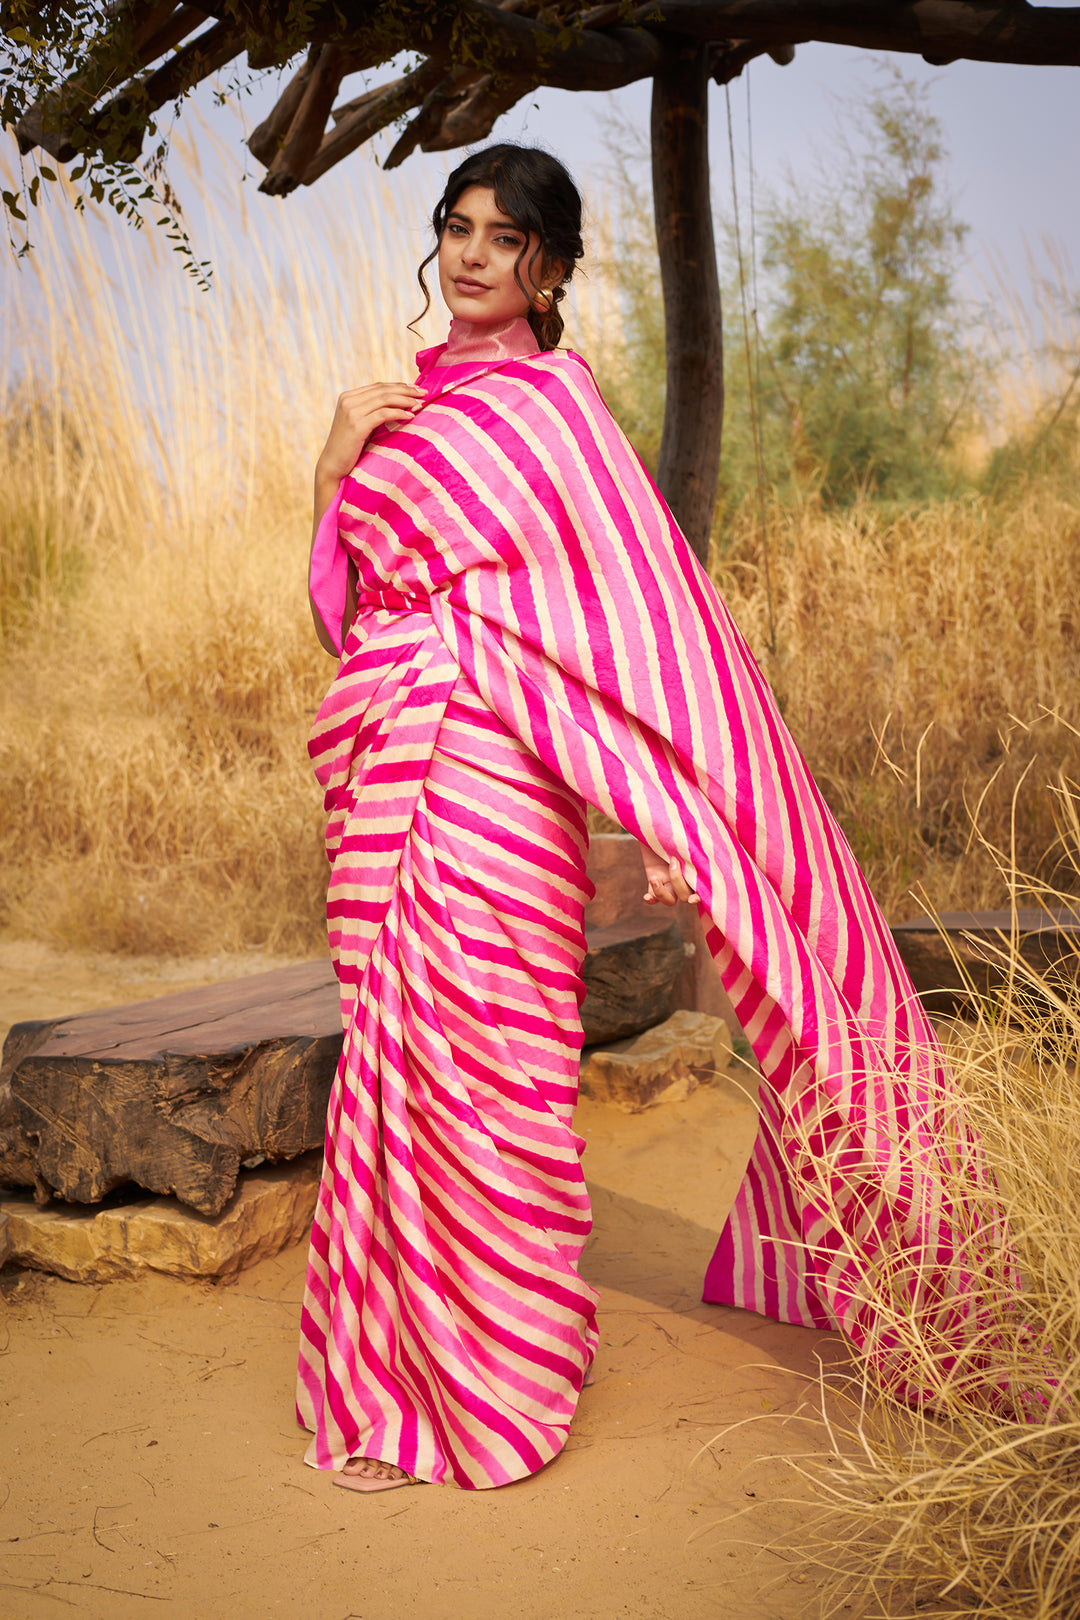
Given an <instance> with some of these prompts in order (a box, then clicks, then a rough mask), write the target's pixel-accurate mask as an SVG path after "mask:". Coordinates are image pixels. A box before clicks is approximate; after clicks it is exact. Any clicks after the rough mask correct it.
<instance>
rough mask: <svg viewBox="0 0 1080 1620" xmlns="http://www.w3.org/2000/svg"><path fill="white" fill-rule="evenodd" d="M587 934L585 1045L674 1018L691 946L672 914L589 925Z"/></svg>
mask: <svg viewBox="0 0 1080 1620" xmlns="http://www.w3.org/2000/svg"><path fill="white" fill-rule="evenodd" d="M585 938H586V942H587V945H588V953H587V955H586V957H585V967H584V970H583V977H584V980H585V1001H584V1003H583V1005H582V1008H581V1023H582V1027H583V1029H584V1032H585V1044H586V1046H591V1045H594V1044H595V1043H596V1042H597V1041H610V1040H620V1039H622V1038H623V1037H624V1036H627V1035H637V1034H639V1033H640V1032H641V1031H642V1030H644V1029H650V1028H651V1027H652V1026H653V1024H659V1023H660V1022H662V1020H663V1019H665V1018H669V1017H670V1016H671V1012H672V992H673V991H674V988H675V981H676V979H677V978H678V977H679V974H680V973H681V972H682V968H683V963H684V962H685V960H686V949H687V948H686V946H685V945H684V944H683V937H682V932H681V930H680V928H679V925H678V923H677V922H674V921H673V920H672V919H671V916H670V913H669V914H668V915H667V916H660V917H657V916H656V915H655V913H654V915H653V917H651V918H650V919H649V920H648V921H646V922H627V923H613V924H611V925H610V926H609V927H607V928H593V929H587V930H586V935H585Z"/></svg>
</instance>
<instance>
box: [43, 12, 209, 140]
mask: <svg viewBox="0 0 1080 1620" xmlns="http://www.w3.org/2000/svg"><path fill="white" fill-rule="evenodd" d="M208 16H209V14H208V13H207V12H205V11H201V10H200V9H199V8H198V7H197V6H178V5H177V4H176V0H163V3H160V4H156V5H135V6H131V7H127V8H125V9H124V10H123V11H120V12H118V14H117V18H116V34H115V35H114V36H112V37H111V38H110V39H109V40H107V41H104V42H103V43H102V45H101V47H100V49H99V50H97V51H95V52H94V54H93V56H92V57H91V59H90V61H89V62H88V63H87V65H86V66H85V67H84V68H83V70H82V72H81V73H77V74H75V75H73V76H72V77H71V78H70V79H68V80H66V81H65V83H64V84H62V85H60V86H59V88H58V89H56V90H54V91H52V92H51V93H50V94H49V95H47V96H43V97H42V99H41V100H40V101H39V102H37V104H36V105H35V106H33V107H31V108H30V110H29V111H28V112H27V113H25V114H24V116H23V117H22V118H20V120H19V122H18V124H17V125H16V126H15V137H16V139H17V140H18V143H19V150H20V152H22V153H23V154H24V156H25V154H26V153H27V152H29V151H31V150H32V149H33V148H34V147H35V146H40V147H41V148H42V149H43V150H44V151H46V152H48V153H49V154H50V156H51V157H54V158H55V159H56V161H57V162H58V163H70V162H71V160H72V158H74V157H75V156H76V154H77V152H78V149H79V147H78V144H77V143H78V138H79V134H80V126H82V125H83V123H84V122H85V120H86V116H87V114H88V113H89V112H90V110H91V108H92V107H93V106H94V103H95V102H96V101H98V100H99V98H100V97H101V96H102V95H104V93H105V92H106V91H107V90H109V89H110V88H112V86H113V85H114V84H115V82H116V77H117V72H118V71H119V72H120V74H121V76H122V77H126V76H127V74H128V73H130V72H131V70H132V68H133V67H145V66H146V65H147V64H148V63H150V62H156V61H157V59H158V57H159V56H164V54H165V52H166V51H171V50H172V49H173V48H174V47H175V46H177V45H179V43H180V41H181V40H182V39H186V38H187V36H188V34H191V33H194V31H195V29H196V28H201V27H202V25H203V24H204V23H205V22H206V21H207V20H208Z"/></svg>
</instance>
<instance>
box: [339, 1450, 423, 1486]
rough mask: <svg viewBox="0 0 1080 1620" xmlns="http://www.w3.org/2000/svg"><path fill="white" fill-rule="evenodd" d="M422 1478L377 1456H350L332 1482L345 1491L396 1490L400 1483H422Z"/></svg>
mask: <svg viewBox="0 0 1080 1620" xmlns="http://www.w3.org/2000/svg"><path fill="white" fill-rule="evenodd" d="M423 1483H424V1482H423V1480H420V1479H416V1478H414V1476H413V1475H412V1474H407V1473H406V1472H405V1470H404V1468H399V1467H398V1466H397V1464H396V1463H387V1462H380V1461H379V1459H378V1457H350V1458H349V1460H348V1462H347V1463H346V1464H345V1467H344V1468H343V1469H342V1470H341V1473H340V1474H335V1475H334V1484H335V1485H340V1486H341V1487H342V1489H343V1490H346V1491H368V1492H369V1491H396V1490H397V1488H398V1486H400V1485H422V1484H423Z"/></svg>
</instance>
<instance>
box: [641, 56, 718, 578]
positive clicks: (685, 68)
mask: <svg viewBox="0 0 1080 1620" xmlns="http://www.w3.org/2000/svg"><path fill="white" fill-rule="evenodd" d="M708 90H709V47H708V46H707V45H703V44H698V43H697V42H696V41H689V42H684V44H683V47H682V49H681V51H680V53H679V56H678V58H677V59H676V61H674V62H673V63H672V64H671V65H670V66H668V67H665V68H664V69H663V71H662V72H660V73H657V75H656V77H655V78H654V80H653V97H652V174H653V207H654V210H655V215H656V245H657V249H658V251H659V254H660V280H661V284H662V286H663V289H664V333H665V338H666V343H667V396H666V400H665V405H664V431H663V435H662V437H661V440H660V460H659V464H658V466H657V473H656V481H657V483H658V485H659V486H660V490H661V493H662V494H663V495H664V497H665V499H666V500H667V502H668V505H669V506H670V507H671V509H672V511H673V512H674V514H675V517H676V519H677V521H678V523H679V526H680V528H681V529H682V531H683V533H684V534H685V535H686V538H687V540H688V541H689V542H690V546H691V548H692V550H693V552H694V554H695V556H696V557H697V558H698V560H699V562H702V563H704V562H705V561H706V559H707V556H708V549H709V533H710V530H711V528H712V519H713V512H714V510H715V507H716V486H717V481H718V479H719V476H720V441H721V432H722V428H723V420H724V351H723V337H722V333H721V326H720V279H719V276H718V274H717V269H716V244H715V241H714V239H713V225H712V206H711V201H710V196H709V103H708Z"/></svg>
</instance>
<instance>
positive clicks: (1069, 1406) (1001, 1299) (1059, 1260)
mask: <svg viewBox="0 0 1080 1620" xmlns="http://www.w3.org/2000/svg"><path fill="white" fill-rule="evenodd" d="M1069 814H1070V816H1071V817H1072V818H1073V820H1074V822H1075V816H1076V801H1075V799H1073V800H1072V802H1071V806H1070V810H1069ZM1044 898H1045V896H1044ZM1059 898H1060V897H1059ZM997 957H998V964H999V966H1000V967H1001V968H1002V969H1003V970H1004V972H1005V977H1006V987H1005V992H1004V997H1003V999H1002V1000H1001V1001H997V1002H995V1003H994V1004H990V1003H983V1004H981V1006H980V1009H979V1012H978V1015H977V1016H976V1017H975V1018H974V1019H971V1020H967V1021H965V1022H964V1023H959V1022H958V1023H957V1024H956V1025H955V1026H953V1027H952V1028H951V1029H950V1030H949V1031H947V1032H946V1033H947V1050H948V1053H949V1056H950V1059H951V1063H952V1067H953V1073H954V1076H955V1078H956V1080H957V1083H958V1087H959V1091H960V1094H961V1096H962V1116H963V1125H964V1128H966V1129H967V1130H971V1131H974V1132H975V1133H976V1134H977V1136H978V1138H979V1140H980V1142H981V1150H982V1154H983V1156H984V1159H983V1162H984V1166H985V1170H986V1171H987V1172H988V1176H987V1177H984V1179H983V1182H982V1184H981V1185H980V1184H979V1182H978V1181H977V1180H974V1179H973V1178H972V1175H971V1169H972V1163H971V1158H970V1154H969V1153H965V1152H962V1151H961V1152H959V1153H957V1154H955V1155H954V1156H953V1157H952V1159H951V1163H952V1167H953V1168H952V1171H951V1173H949V1174H947V1175H946V1178H945V1188H944V1191H945V1193H946V1195H947V1196H948V1197H949V1198H950V1199H951V1200H952V1201H954V1203H955V1205H956V1206H957V1207H958V1208H959V1209H960V1211H961V1212H962V1216H961V1220H960V1228H961V1231H962V1232H964V1233H965V1234H966V1242H967V1249H966V1256H965V1260H964V1262H962V1263H961V1267H960V1270H962V1271H963V1272H964V1274H965V1275H964V1279H963V1283H962V1290H963V1298H964V1301H965V1304H966V1306H967V1309H968V1312H969V1316H968V1324H969V1332H968V1338H967V1342H966V1343H964V1344H963V1345H961V1346H960V1347H959V1349H958V1350H955V1351H954V1349H953V1348H952V1347H946V1346H943V1345H942V1344H941V1343H939V1342H937V1341H936V1340H935V1339H934V1338H933V1337H932V1335H931V1334H930V1333H928V1332H927V1331H926V1328H925V1324H924V1323H923V1322H921V1321H919V1320H916V1319H914V1318H913V1317H912V1314H911V1312H910V1310H909V1309H908V1308H907V1307H906V1305H905V1302H904V1300H903V1299H902V1298H901V1297H900V1295H899V1293H898V1291H896V1290H894V1289H893V1288H892V1286H891V1283H892V1277H891V1276H890V1272H889V1268H888V1267H887V1266H883V1267H881V1268H879V1269H878V1270H877V1271H876V1272H875V1273H874V1274H872V1275H871V1277H870V1278H869V1280H868V1298H869V1301H870V1303H871V1304H872V1307H873V1309H874V1310H875V1311H877V1312H878V1313H879V1322H880V1329H879V1331H880V1332H881V1333H882V1334H888V1335H891V1336H892V1338H893V1340H894V1343H895V1344H896V1346H897V1347H898V1348H897V1349H896V1350H895V1351H894V1355H896V1356H898V1358H899V1360H900V1362H901V1363H902V1365H903V1367H904V1370H905V1375H906V1376H907V1377H908V1378H909V1379H910V1380H911V1382H912V1383H913V1384H914V1385H915V1387H916V1388H919V1389H921V1391H922V1392H923V1396H924V1403H925V1404H924V1405H922V1406H921V1407H920V1408H918V1409H913V1408H912V1407H910V1406H906V1405H901V1404H900V1403H899V1402H898V1401H897V1400H895V1398H894V1397H893V1395H892V1393H891V1392H890V1390H889V1388H888V1386H887V1383H886V1382H885V1380H884V1379H883V1377H882V1375H881V1372H880V1370H879V1368H878V1367H877V1366H876V1365H875V1364H874V1362H873V1361H870V1360H864V1361H862V1362H860V1363H859V1365H858V1368H857V1369H856V1371H855V1372H853V1373H851V1374H848V1375H840V1376H838V1375H831V1376H829V1377H827V1378H826V1379H824V1380H823V1386H822V1389H821V1392H820V1396H821V1400H820V1404H821V1408H822V1411H823V1412H824V1414H825V1416H824V1417H823V1418H822V1419H821V1420H820V1428H819V1433H818V1436H817V1444H816V1445H815V1448H814V1449H813V1451H811V1452H810V1453H808V1454H807V1455H806V1456H804V1457H803V1458H802V1460H801V1461H800V1462H797V1463H796V1464H795V1466H796V1468H797V1469H798V1471H799V1473H800V1474H801V1476H802V1481H803V1486H804V1488H805V1487H807V1486H808V1487H809V1489H810V1493H811V1498H812V1499H816V1501H817V1503H818V1504H819V1505H821V1504H824V1506H825V1510H826V1511H825V1512H824V1514H823V1515H821V1516H819V1518H818V1521H817V1523H816V1525H815V1526H813V1527H811V1526H810V1525H808V1524H807V1523H806V1522H805V1521H804V1524H803V1526H802V1527H801V1530H800V1532H799V1534H798V1544H799V1546H800V1548H801V1549H802V1551H803V1552H804V1553H805V1554H808V1555H810V1556H811V1557H813V1558H815V1559H816V1561H817V1563H818V1564H819V1566H821V1567H823V1568H824V1569H825V1570H826V1571H828V1572H829V1577H830V1578H829V1581H828V1582H827V1598H826V1601H825V1603H824V1606H823V1612H824V1613H826V1614H834V1613H840V1612H843V1613H846V1614H849V1615H851V1616H852V1620H858V1617H862V1616H866V1617H868V1620H869V1617H879V1616H882V1617H884V1616H887V1617H889V1620H917V1617H919V1620H962V1617H964V1620H966V1617H968V1616H970V1615H973V1614H977V1615H979V1616H981V1617H983V1620H1075V1616H1076V1615H1077V1614H1078V1613H1080V1201H1078V1200H1077V1196H1076V1166H1077V1164H1078V1163H1080V1085H1078V1063H1080V988H1078V979H1077V976H1076V975H1077V973H1080V953H1076V955H1075V956H1074V959H1073V960H1071V962H1070V963H1067V964H1066V971H1065V972H1063V973H1059V974H1055V975H1047V974H1043V975H1040V974H1037V973H1035V972H1034V971H1033V970H1031V969H1030V968H1028V967H1027V966H1026V965H1025V964H1024V962H1023V960H1022V958H1021V957H1020V956H1019V954H1018V953H1017V952H1016V951H1015V950H1014V949H1012V948H1011V947H1010V945H1009V944H1008V942H1007V941H1006V942H1003V944H1002V947H1001V949H1000V951H998V952H997ZM957 1138H959V1131H958V1132H957ZM946 1157H948V1155H946ZM998 1240H1003V1242H1004V1247H1003V1249H1002V1250H1000V1251H997V1252H995V1251H994V1245H995V1243H996V1242H997V1241H998ZM1010 1272H1012V1275H1010ZM799 1500H800V1511H804V1510H805V1497H803V1496H800V1499H799Z"/></svg>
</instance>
